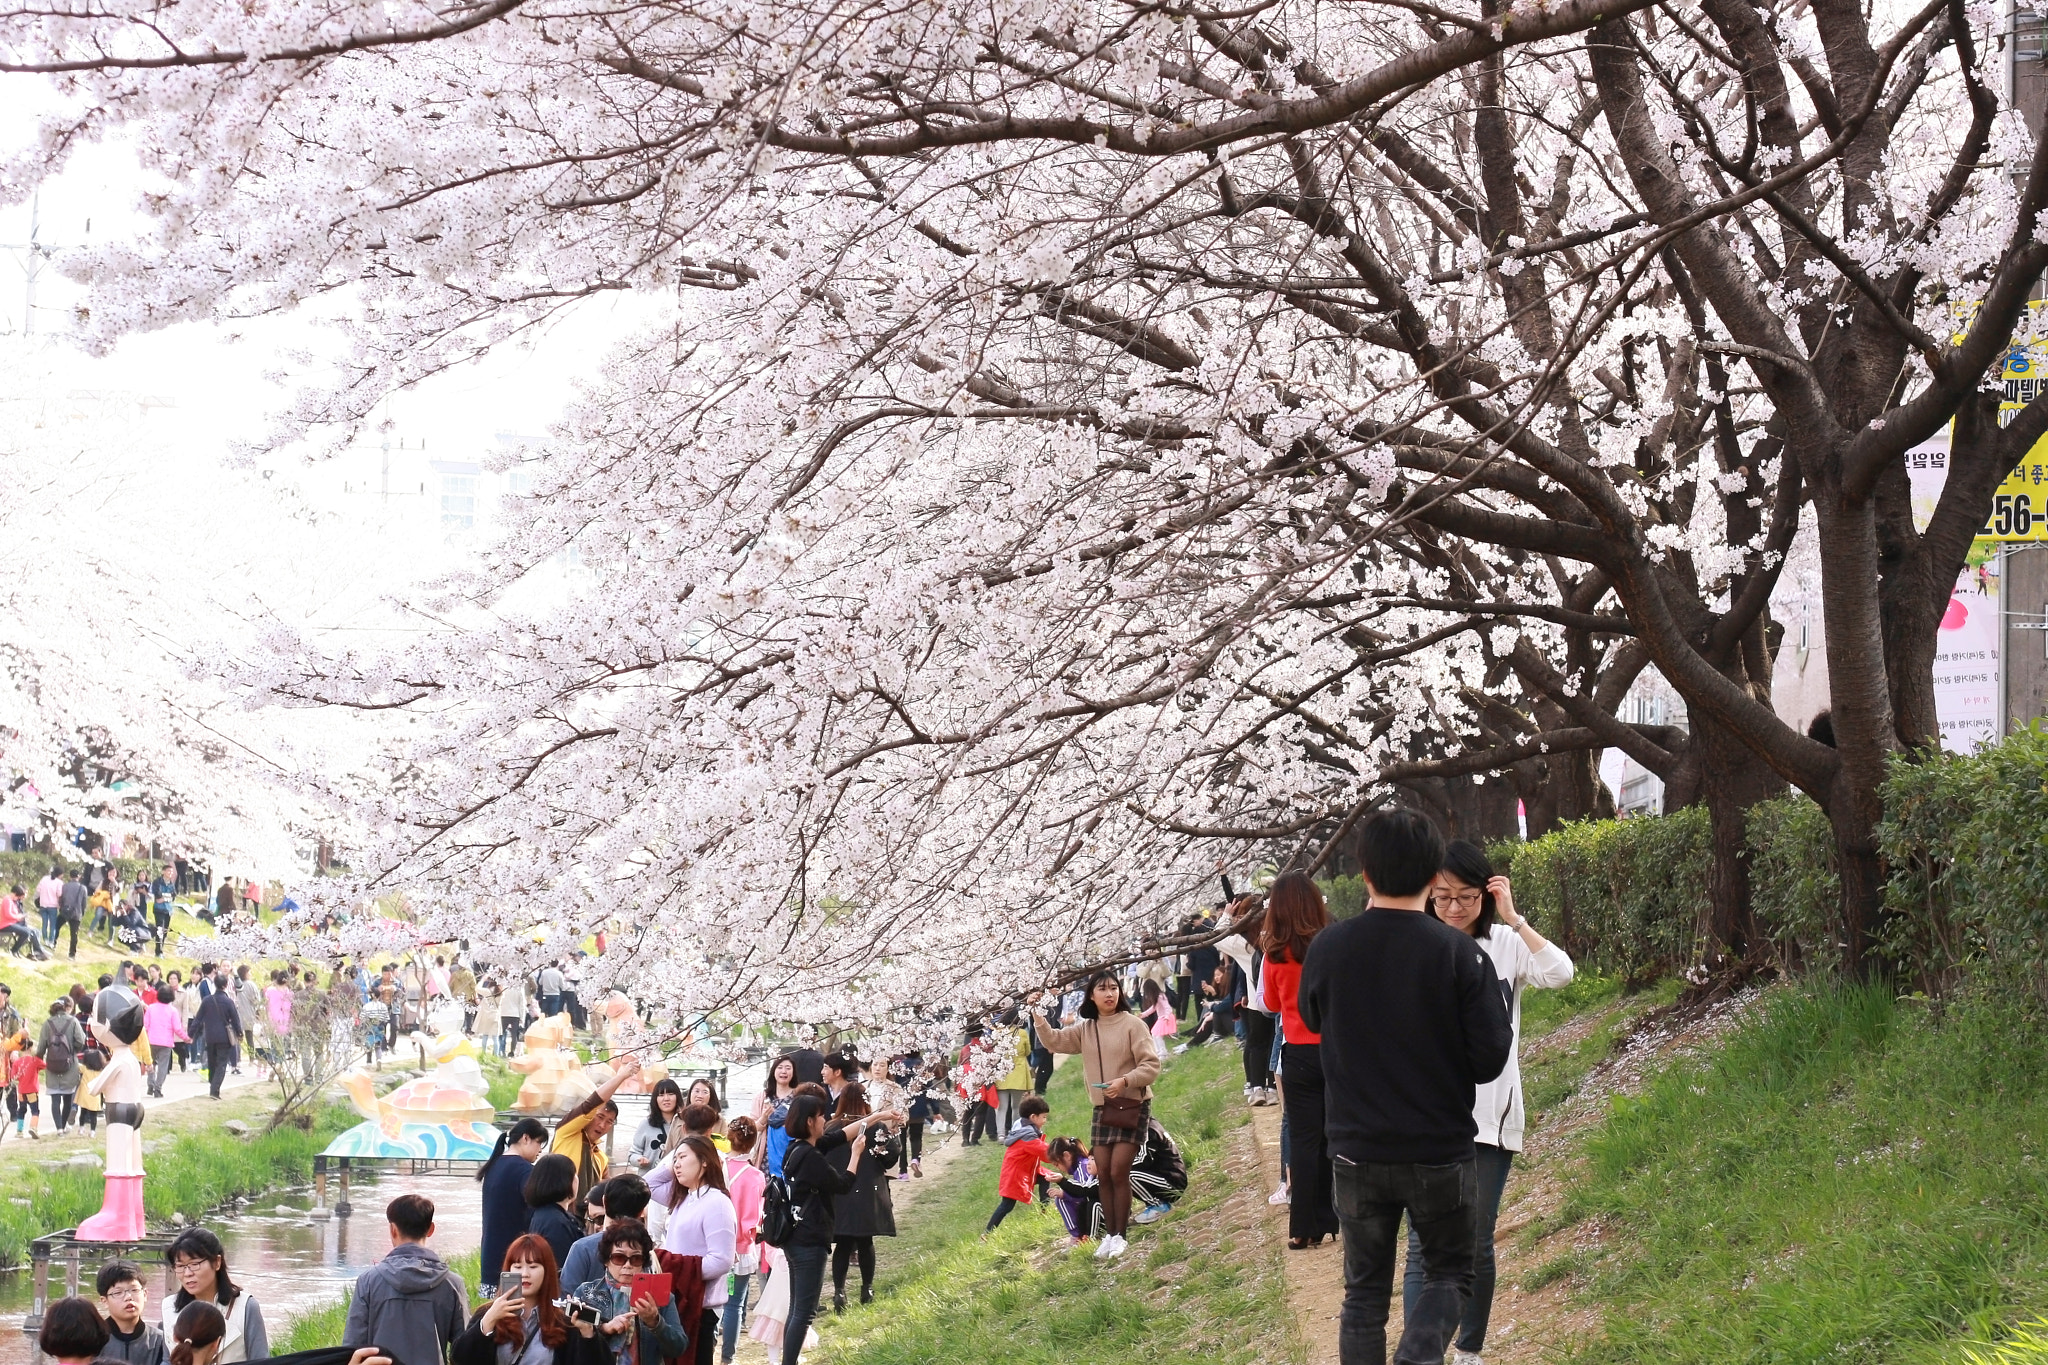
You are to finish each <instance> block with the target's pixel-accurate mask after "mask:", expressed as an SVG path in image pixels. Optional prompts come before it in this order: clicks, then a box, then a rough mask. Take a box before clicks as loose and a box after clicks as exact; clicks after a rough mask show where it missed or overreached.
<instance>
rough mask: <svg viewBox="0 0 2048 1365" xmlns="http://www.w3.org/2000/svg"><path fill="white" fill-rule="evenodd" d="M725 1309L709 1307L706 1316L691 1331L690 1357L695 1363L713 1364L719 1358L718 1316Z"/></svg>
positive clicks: (698, 1364)
mask: <svg viewBox="0 0 2048 1365" xmlns="http://www.w3.org/2000/svg"><path fill="white" fill-rule="evenodd" d="M723 1311H724V1310H723V1309H721V1308H707V1309H705V1310H704V1316H703V1317H702V1318H700V1319H698V1321H697V1325H696V1326H695V1327H694V1328H693V1329H692V1330H691V1332H690V1358H691V1360H692V1362H693V1365H711V1362H712V1361H713V1360H715V1359H717V1358H718V1352H717V1345H718V1318H719V1314H720V1313H721V1312H723Z"/></svg>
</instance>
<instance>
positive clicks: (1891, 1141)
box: [1561, 987, 2048, 1365]
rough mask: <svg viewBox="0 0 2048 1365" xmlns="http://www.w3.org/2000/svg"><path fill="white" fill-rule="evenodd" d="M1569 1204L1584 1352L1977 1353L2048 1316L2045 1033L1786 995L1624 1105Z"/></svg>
mask: <svg viewBox="0 0 2048 1365" xmlns="http://www.w3.org/2000/svg"><path fill="white" fill-rule="evenodd" d="M1563 1218H1564V1220H1565V1221H1567V1222H1571V1223H1576V1224H1577V1225H1579V1232H1578V1233H1577V1235H1575V1236H1574V1239H1573V1240H1574V1242H1575V1244H1576V1245H1578V1246H1579V1247H1581V1248H1583V1250H1581V1251H1580V1252H1578V1253H1576V1257H1575V1263H1574V1264H1572V1265H1570V1266H1568V1267H1564V1268H1563V1272H1561V1273H1570V1274H1571V1275H1573V1276H1574V1277H1576V1278H1577V1279H1578V1280H1579V1282H1580V1290H1579V1292H1578V1293H1577V1294H1576V1295H1575V1297H1576V1298H1578V1300H1579V1301H1580V1302H1583V1303H1594V1304H1598V1305H1600V1307H1601V1308H1602V1310H1603V1313H1604V1331H1603V1332H1601V1333H1599V1334H1597V1335H1595V1336H1592V1337H1590V1338H1581V1339H1580V1340H1578V1341H1577V1342H1575V1343H1573V1351H1572V1355H1571V1358H1573V1359H1576V1360H1585V1361H1591V1360H1596V1359H1597V1360H1600V1361H1602V1362H1629V1361H1642V1362H1650V1361H1655V1362H1658V1363H1659V1365H1690V1363H1691V1362H1699V1365H1707V1362H1712V1363H1713V1365H1733V1363H1734V1362H1757V1363H1758V1365H1763V1362H1772V1363H1773V1365H1776V1363H1777V1362H1798V1361H1816V1362H1817V1361H1822V1360H1828V1361H1888V1362H1900V1363H1901V1365H1920V1363H1921V1362H1934V1361H1940V1360H1955V1359H1958V1358H1959V1348H1960V1343H1961V1341H1962V1340H1964V1339H1970V1338H1975V1339H1985V1340H1994V1341H1995V1340H1998V1339H1999V1338H2000V1337H2001V1336H2003V1335H2004V1334H2005V1333H2006V1332H2007V1330H2008V1329H2010V1328H2011V1327H2013V1326H2015V1325H2016V1324H2018V1323H2019V1322H2020V1321H2022V1320H2024V1319H2026V1318H2029V1317H2032V1316H2034V1315H2036V1314H2038V1313H2041V1312H2042V1311H2043V1310H2048V1026H2044V1024H2043V1023H2042V1022H2041V1021H2039V1020H2035V1019H2028V1018H2026V1017H2025V1016H2024V1015H2023V1014H2022V1013H2021V1012H2020V1011H2019V1010H2018V1009H2016V1008H2014V1007H2012V1006H2010V1005H2006V1004H2003V1003H1998V1002H1991V1001H1985V1000H1975V1001H1964V1002H1960V1003H1957V1004H1954V1005H1951V1006H1950V1007H1949V1008H1948V1009H1947V1010H1946V1011H1944V1012H1943V1013H1941V1014H1940V1015H1939V1016H1936V1015H1935V1014H1933V1013H1931V1012H1930V1011H1929V1010H1928V1009H1927V1008H1926V1007H1925V1006H1923V1005H1921V1004H1919V1003H1916V1002H1913V1001H1895V1000H1894V999H1893V998H1892V996H1891V995H1890V993H1889V992H1887V991H1884V990H1882V989H1868V988H1847V987H1833V988H1814V989H1812V990H1792V989H1786V990H1781V991H1779V992H1776V993H1775V994H1774V995H1773V996H1771V997H1770V998H1769V999H1768V1000H1767V1002H1766V1003H1765V1004H1764V1005H1763V1006H1762V1007H1760V1009H1759V1010H1758V1013H1757V1014H1756V1016H1755V1017H1754V1018H1752V1019H1751V1020H1750V1021H1749V1022H1748V1023H1746V1024H1745V1025H1744V1026H1742V1027H1741V1028H1740V1029H1738V1030H1737V1031H1736V1032H1735V1033H1734V1034H1733V1035H1732V1036H1731V1037H1730V1038H1729V1039H1728V1041H1727V1042H1726V1043H1725V1045H1724V1046H1722V1047H1721V1048H1719V1049H1718V1050H1717V1051H1716V1052H1714V1053H1713V1054H1712V1055H1710V1056H1708V1057H1705V1058H1702V1059H1698V1060H1694V1061H1688V1062H1681V1063H1680V1064H1678V1065H1677V1066H1675V1067H1673V1068H1672V1069H1670V1070H1668V1071H1666V1072H1665V1073H1664V1074H1662V1075H1661V1076H1659V1077H1658V1078H1657V1079H1656V1080H1654V1081H1653V1082H1652V1083H1651V1084H1650V1085H1649V1086H1648V1088H1647V1089H1646V1090H1645V1091H1644V1092H1643V1093H1642V1094H1641V1095H1640V1096H1639V1097H1637V1098H1634V1099H1621V1100H1617V1101H1615V1103H1614V1108H1613V1112H1612V1113H1611V1114H1610V1115H1609V1116H1608V1118H1607V1120H1606V1121H1605V1123H1604V1124H1603V1125H1601V1126H1600V1127H1599V1128H1598V1129H1596V1130H1595V1131H1594V1132H1593V1133H1592V1134H1591V1135H1590V1136H1589V1138H1588V1141H1587V1146H1586V1150H1585V1161H1584V1165H1583V1168H1582V1172H1581V1175H1580V1178H1579V1179H1578V1180H1577V1181H1576V1182H1574V1185H1573V1188H1572V1190H1571V1193H1570V1195H1569V1198H1568V1200H1567V1202H1566V1206H1565V1209H1564V1210H1563Z"/></svg>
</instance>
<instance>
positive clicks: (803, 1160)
mask: <svg viewBox="0 0 2048 1365" xmlns="http://www.w3.org/2000/svg"><path fill="white" fill-rule="evenodd" d="M816 1089H817V1087H815V1086H813V1087H808V1088H807V1090H806V1091H802V1092H799V1093H798V1094H796V1095H794V1096H792V1097H791V1099H790V1101H789V1114H788V1116H787V1117H786V1118H784V1119H783V1126H784V1128H785V1130H786V1131H787V1132H788V1134H789V1148H788V1151H787V1152H786V1153H785V1154H784V1157H783V1163H782V1170H783V1175H784V1176H785V1177H786V1178H787V1179H788V1181H789V1197H790V1202H791V1203H792V1204H793V1205H795V1207H796V1209H797V1211H798V1213H799V1217H798V1219H797V1224H796V1230H795V1231H794V1232H792V1233H791V1234H790V1236H789V1240H788V1242H786V1243H785V1244H784V1245H783V1247H782V1255H783V1262H784V1266H785V1269H784V1270H783V1271H778V1272H777V1273H778V1274H783V1273H786V1274H787V1275H788V1276H789V1316H788V1318H787V1319H786V1320H785V1323H784V1326H783V1332H782V1365H797V1356H798V1355H800V1354H801V1353H802V1352H803V1349H804V1337H805V1335H806V1334H807V1333H808V1332H809V1331H810V1330H811V1319H813V1318H815V1317H816V1316H817V1315H818V1295H819V1294H820V1293H822V1292H823V1291H824V1288H825V1262H826V1261H827V1260H828V1259H829V1258H830V1257H831V1254H832V1239H833V1237H834V1236H836V1235H837V1232H838V1225H837V1224H836V1223H835V1222H834V1221H833V1212H832V1197H833V1196H834V1195H840V1194H845V1193H847V1192H848V1191H850V1190H851V1189H852V1188H853V1177H852V1176H850V1175H848V1174H847V1173H846V1172H845V1171H842V1170H839V1169H838V1168H836V1167H835V1166H833V1164H832V1163H831V1162H830V1161H828V1160H826V1156H827V1155H828V1154H829V1153H831V1152H832V1151H834V1150H836V1149H838V1148H840V1147H849V1148H851V1149H852V1151H851V1154H850V1155H851V1158H852V1161H853V1162H854V1163H856V1164H857V1163H858V1162H859V1160H860V1156H861V1153H862V1151H863V1150H865V1148H866V1147H867V1140H868V1129H869V1128H870V1127H873V1126H876V1125H879V1124H883V1123H888V1122H895V1123H901V1122H902V1121H903V1116H902V1115H901V1114H897V1113H881V1114H876V1115H874V1116H872V1117H870V1118H865V1119H854V1120H853V1121H852V1122H851V1123H848V1124H846V1125H844V1126H842V1127H838V1128H832V1129H827V1127H826V1126H825V1107H826V1104H827V1102H828V1101H827V1098H826V1097H824V1096H823V1095H820V1094H812V1093H809V1091H811V1090H816Z"/></svg>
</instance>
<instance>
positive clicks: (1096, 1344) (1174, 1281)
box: [821, 1047, 1302, 1365]
mask: <svg viewBox="0 0 2048 1365" xmlns="http://www.w3.org/2000/svg"><path fill="white" fill-rule="evenodd" d="M1243 1080H1244V1076H1243V1072H1242V1070H1241V1069H1240V1063H1239V1061H1238V1054H1237V1049H1236V1048H1234V1047H1214V1048H1205V1049H1202V1050H1199V1051H1195V1052H1190V1053H1187V1054H1185V1055H1183V1056H1180V1057H1176V1058H1174V1059H1173V1060H1172V1062H1171V1064H1170V1065H1169V1066H1168V1068H1167V1071H1166V1074H1165V1075H1164V1076H1163V1077H1162V1078H1161V1080H1160V1082H1159V1084H1158V1086H1157V1087H1155V1089H1154V1099H1153V1112H1154V1113H1155V1114H1156V1115H1157V1116H1158V1117H1159V1120H1160V1122H1162V1123H1163V1124H1165V1125H1166V1127H1167V1129H1168V1131H1170V1132H1171V1133H1172V1134H1173V1136H1174V1139H1175V1141H1177V1142H1178V1143H1179V1144H1180V1146H1181V1150H1182V1152H1183V1153H1184V1155H1185V1156H1186V1157H1187V1160H1188V1164H1189V1171H1190V1181H1189V1187H1188V1193H1187V1196H1186V1198H1185V1199H1184V1200H1183V1201H1182V1202H1181V1203H1180V1204H1178V1205H1176V1206H1175V1209H1174V1212H1173V1213H1172V1214H1171V1215H1170V1216H1169V1217H1168V1218H1167V1219H1165V1220H1164V1221H1163V1222H1160V1223H1156V1224H1153V1225H1152V1226H1150V1227H1143V1228H1140V1227H1134V1228H1132V1230H1131V1249H1130V1251H1129V1252H1128V1253H1127V1254H1126V1255H1125V1256H1124V1257H1123V1259H1122V1260H1121V1261H1119V1262H1116V1263H1113V1264H1110V1265H1105V1264H1104V1263H1102V1262H1098V1261H1095V1260H1093V1259H1092V1252H1093V1250H1094V1248H1093V1246H1092V1245H1091V1246H1089V1247H1088V1248H1085V1249H1083V1250H1081V1251H1078V1252H1069V1251H1067V1250H1066V1239H1065V1235H1064V1230H1063V1228H1062V1226H1061V1224H1060V1222H1059V1217H1058V1214H1057V1213H1056V1212H1050V1211H1048V1212H1046V1213H1044V1214H1041V1213H1040V1212H1039V1210H1038V1208H1037V1207H1036V1206H1034V1207H1031V1208H1020V1209H1018V1210H1017V1211H1016V1212H1015V1213H1013V1214H1011V1216H1010V1218H1009V1219H1008V1221H1006V1222H1005V1223H1004V1224H1003V1226H1002V1227H1001V1228H1000V1229H998V1231H997V1234H996V1236H995V1237H994V1238H992V1239H990V1241H988V1242H987V1243H983V1242H982V1241H981V1240H980V1237H981V1229H982V1225H983V1224H984V1223H985V1222H986V1221H987V1220H988V1215H989V1212H990V1210H992V1209H993V1208H994V1207H995V1202H996V1174H997V1168H998V1166H999V1165H1000V1163H1001V1157H1002V1148H1001V1147H1000V1146H993V1147H988V1146H985V1147H980V1148H976V1149H973V1150H969V1151H966V1152H962V1153H960V1154H959V1155H958V1156H957V1157H956V1158H955V1159H954V1161H953V1163H952V1165H951V1166H950V1167H949V1168H948V1170H947V1171H946V1174H945V1180H944V1183H943V1184H942V1185H941V1186H940V1187H939V1188H938V1189H936V1190H932V1191H929V1192H926V1191H920V1192H919V1195H920V1200H919V1203H918V1205H917V1206H916V1207H915V1208H914V1209H912V1210H910V1211H908V1212H907V1213H906V1215H905V1216H904V1217H903V1218H901V1219H899V1230H900V1232H901V1233H902V1234H903V1235H902V1236H899V1237H897V1238H895V1239H893V1240H885V1241H882V1242H881V1243H879V1244H878V1249H879V1261H880V1272H879V1276H878V1282H877V1301H876V1303H875V1304H874V1305H873V1306H872V1307H869V1308H849V1309H848V1310H847V1313H846V1316H845V1317H843V1318H838V1319H833V1318H830V1316H829V1311H828V1316H827V1321H826V1322H825V1324H824V1326H823V1327H822V1329H821V1330H822V1333H823V1337H824V1349H823V1353H822V1354H823V1357H824V1359H825V1360H826V1361H828V1362H831V1363H832V1365H883V1363H884V1362H886V1363H887V1365H924V1363H925V1362H929V1363H930V1365H952V1362H954V1361H957V1360H959V1359H960V1358H961V1357H962V1355H963V1354H966V1355H971V1356H973V1357H975V1358H977V1359H981V1358H987V1359H995V1360H1000V1361H1002V1362H1003V1365H1038V1363H1039V1362H1043V1363H1044V1365H1074V1362H1077V1361H1101V1360H1110V1359H1125V1360H1163V1359H1175V1360H1184V1359H1196V1360H1201V1361H1203V1362H1204V1363H1205V1365H1227V1363H1228V1362H1250V1361H1276V1360H1295V1359H1299V1358H1300V1356H1301V1352H1302V1347H1301V1343H1300V1342H1299V1340H1298V1339H1297V1338H1296V1337H1295V1328H1294V1322H1293V1317H1292V1315H1291V1314H1290V1313H1289V1312H1288V1311H1287V1310H1286V1307H1285V1303H1284V1295H1285V1285H1284V1282H1283V1280H1282V1276H1281V1271H1280V1265H1279V1252H1278V1250H1277V1248H1275V1247H1273V1246H1271V1245H1270V1244H1267V1243H1265V1242H1263V1241H1261V1240H1260V1239H1259V1238H1258V1237H1257V1235H1256V1221H1254V1223H1253V1224H1252V1227H1253V1233H1252V1235H1241V1234H1240V1233H1239V1231H1238V1230H1237V1227H1236V1224H1235V1223H1234V1222H1233V1221H1232V1220H1231V1219H1230V1218H1228V1217H1227V1216H1226V1212H1227V1211H1226V1210H1225V1209H1224V1208H1223V1207H1222V1206H1223V1205H1224V1202H1225V1201H1226V1200H1227V1199H1229V1198H1230V1197H1231V1196H1232V1195H1233V1194H1235V1193H1239V1192H1238V1191H1236V1190H1234V1189H1233V1187H1232V1183H1231V1177H1230V1176H1229V1175H1228V1174H1227V1173H1226V1171H1225V1169H1224V1162H1225V1157H1226V1155H1227V1154H1228V1152H1229V1144H1230V1143H1232V1142H1233V1141H1234V1140H1241V1138H1239V1137H1238V1135H1237V1134H1236V1133H1235V1132H1234V1130H1236V1129H1238V1128H1240V1127H1242V1126H1243V1125H1244V1124H1245V1123H1246V1122H1248V1121H1249V1117H1250V1116H1249V1112H1248V1111H1247V1110H1246V1109H1245V1107H1244V1105H1243V1101H1242V1099H1241V1098H1240V1093H1239V1092H1240V1088H1241V1086H1242V1084H1243ZM1047 1098H1048V1099H1049V1100H1050V1101H1051V1103H1052V1107H1053V1108H1052V1122H1051V1125H1050V1126H1049V1127H1048V1129H1047V1132H1048V1133H1050V1134H1059V1133H1068V1134H1073V1135H1076V1136H1080V1137H1084V1138H1085V1137H1086V1135H1087V1128H1088V1107H1087V1102H1086V1100H1085V1098H1084V1097H1083V1082H1082V1075H1081V1068H1080V1066H1078V1065H1075V1064H1071V1063H1070V1064H1068V1065H1066V1066H1062V1067H1061V1068H1060V1069H1059V1070H1058V1072H1056V1073H1055V1075H1054V1079H1053V1083H1052V1087H1051V1091H1050V1093H1049V1094H1048V1096H1047ZM1256 1192H1257V1191H1256V1189H1254V1193H1256ZM826 1292H827V1295H828V1296H829V1294H830V1288H829V1286H828V1288H827V1291H826ZM827 1302H828V1303H829V1297H828V1299H827Z"/></svg>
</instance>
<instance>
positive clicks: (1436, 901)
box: [1429, 891, 1486, 910]
mask: <svg viewBox="0 0 2048 1365" xmlns="http://www.w3.org/2000/svg"><path fill="white" fill-rule="evenodd" d="M1485 899H1486V893H1485V892H1484V891H1453V892H1443V891H1439V892H1437V893H1436V894H1435V895H1434V896H1431V897H1430V898H1429V903H1430V904H1431V905H1434V906H1435V907H1437V909H1439V910H1442V909H1445V908H1446V907H1448V906H1450V905H1451V904H1452V903H1453V902H1455V903H1457V904H1459V905H1462V906H1464V907H1465V908H1466V909H1467V910H1474V909H1477V908H1478V906H1479V903H1480V902H1481V901H1483V900H1485Z"/></svg>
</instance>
